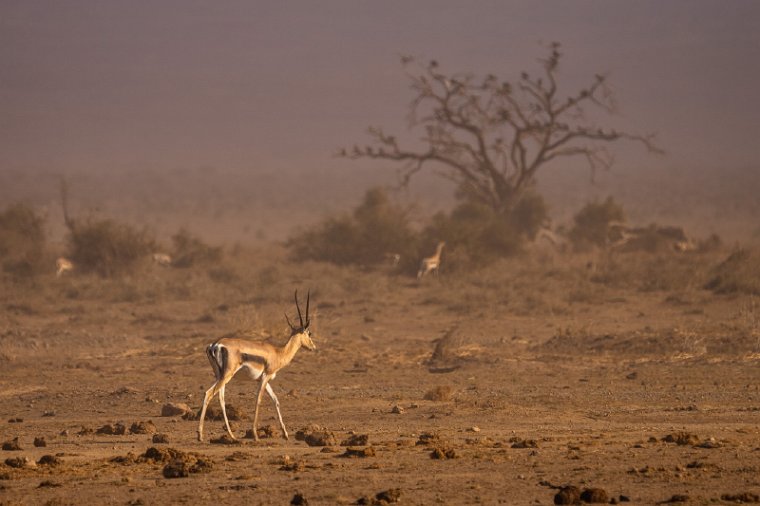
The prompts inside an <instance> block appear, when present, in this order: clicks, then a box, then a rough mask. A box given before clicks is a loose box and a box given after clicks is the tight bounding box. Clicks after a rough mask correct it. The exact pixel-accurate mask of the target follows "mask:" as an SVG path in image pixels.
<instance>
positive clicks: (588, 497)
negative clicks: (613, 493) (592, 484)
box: [581, 488, 610, 504]
mask: <svg viewBox="0 0 760 506" xmlns="http://www.w3.org/2000/svg"><path fill="white" fill-rule="evenodd" d="M609 500H610V498H609V496H608V495H607V491H606V490H604V489H603V488H587V489H584V490H583V492H581V501H583V502H587V503H591V504H599V503H605V504H606V503H607V502H609Z"/></svg>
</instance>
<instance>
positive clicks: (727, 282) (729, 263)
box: [705, 249, 760, 295]
mask: <svg viewBox="0 0 760 506" xmlns="http://www.w3.org/2000/svg"><path fill="white" fill-rule="evenodd" d="M711 274H712V275H711V277H710V280H709V281H708V282H707V284H706V285H705V288H707V289H708V290H712V291H713V292H715V293H747V294H754V295H760V252H758V251H757V250H750V249H737V250H736V251H734V252H733V253H731V254H730V255H729V256H728V258H726V259H725V260H724V261H723V262H721V263H720V264H719V265H717V266H716V267H715V268H714V269H713V271H712V273H711Z"/></svg>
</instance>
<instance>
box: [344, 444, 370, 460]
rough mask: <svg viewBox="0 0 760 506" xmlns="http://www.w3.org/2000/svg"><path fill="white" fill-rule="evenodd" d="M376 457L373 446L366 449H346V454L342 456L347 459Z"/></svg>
mask: <svg viewBox="0 0 760 506" xmlns="http://www.w3.org/2000/svg"><path fill="white" fill-rule="evenodd" d="M374 456H375V449H374V448H373V447H372V446H368V447H366V448H346V452H345V453H343V454H342V455H341V457H345V458H356V457H358V458H364V457H374Z"/></svg>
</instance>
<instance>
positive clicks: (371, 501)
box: [356, 488, 401, 506]
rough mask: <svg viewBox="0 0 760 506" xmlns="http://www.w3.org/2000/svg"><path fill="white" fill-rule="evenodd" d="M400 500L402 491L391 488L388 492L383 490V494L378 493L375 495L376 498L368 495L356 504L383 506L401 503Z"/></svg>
mask: <svg viewBox="0 0 760 506" xmlns="http://www.w3.org/2000/svg"><path fill="white" fill-rule="evenodd" d="M400 500H401V489H400V488H391V489H388V490H383V491H382V492H378V493H377V494H375V497H370V496H367V495H365V496H363V497H360V498H359V499H358V500H357V501H356V504H363V505H371V506H382V505H383V504H390V503H394V502H399V501H400Z"/></svg>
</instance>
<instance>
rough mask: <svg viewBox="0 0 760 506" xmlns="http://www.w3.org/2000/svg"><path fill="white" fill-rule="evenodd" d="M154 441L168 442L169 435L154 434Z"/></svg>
mask: <svg viewBox="0 0 760 506" xmlns="http://www.w3.org/2000/svg"><path fill="white" fill-rule="evenodd" d="M152 441H153V443H156V444H158V443H164V444H166V443H168V442H169V436H168V435H166V434H153V439H152Z"/></svg>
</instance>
